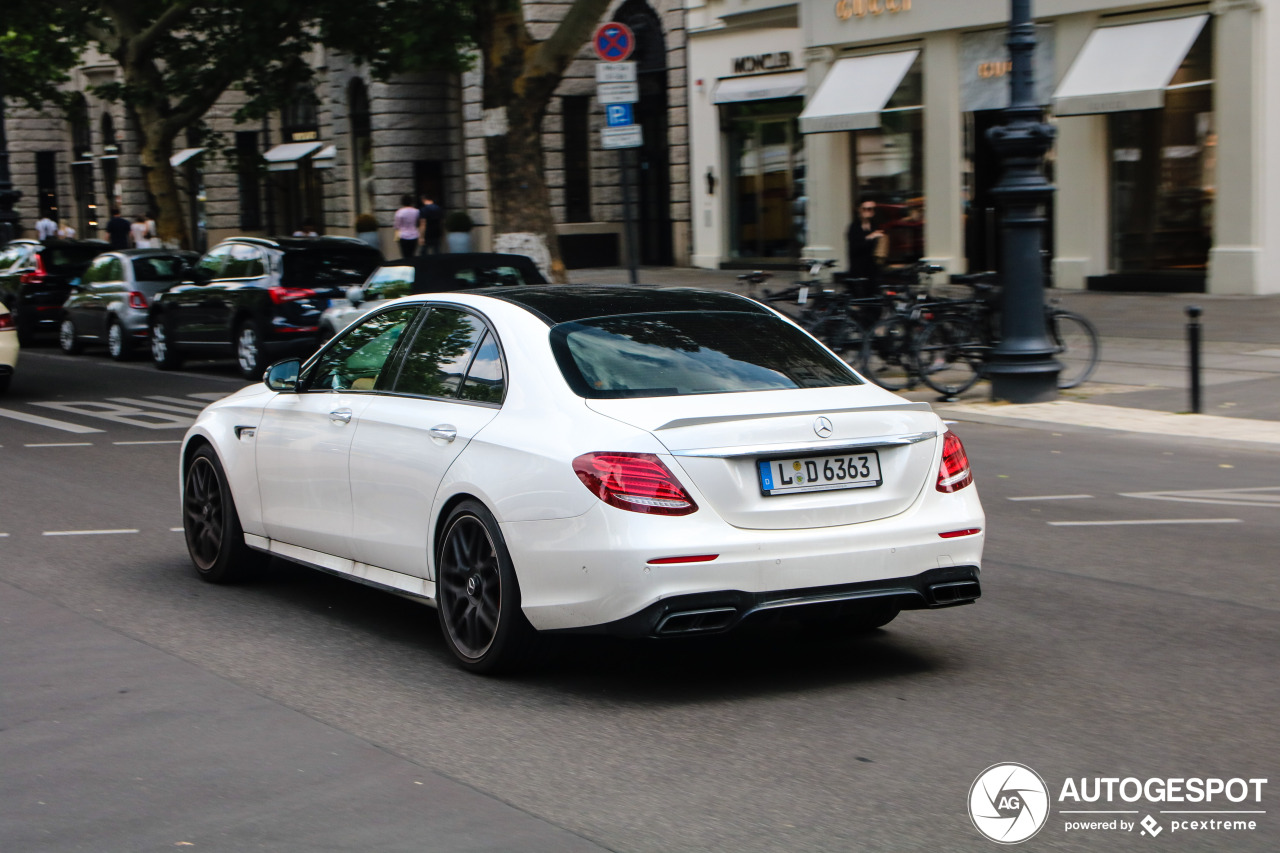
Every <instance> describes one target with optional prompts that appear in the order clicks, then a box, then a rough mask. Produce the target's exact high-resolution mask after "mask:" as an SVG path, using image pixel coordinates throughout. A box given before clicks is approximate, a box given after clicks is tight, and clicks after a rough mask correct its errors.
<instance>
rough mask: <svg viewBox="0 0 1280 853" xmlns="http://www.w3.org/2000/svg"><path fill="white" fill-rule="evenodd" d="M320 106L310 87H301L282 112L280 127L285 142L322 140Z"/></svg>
mask: <svg viewBox="0 0 1280 853" xmlns="http://www.w3.org/2000/svg"><path fill="white" fill-rule="evenodd" d="M319 112H320V104H319V102H318V101H317V100H316V93H315V92H314V91H313V90H312V89H311V87H310V86H300V87H299V88H298V90H297V92H296V93H295V94H294V96H293V98H292V99H291V100H290V101H289V103H288V104H286V105H285V107H284V109H282V110H280V126H281V128H282V130H283V132H284V141H285V142H315V141H317V140H318V139H320V122H319Z"/></svg>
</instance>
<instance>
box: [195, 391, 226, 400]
mask: <svg viewBox="0 0 1280 853" xmlns="http://www.w3.org/2000/svg"><path fill="white" fill-rule="evenodd" d="M187 396H188V397H191V398H192V399H195V400H208V401H209V402H210V403H212V402H213V401H215V400H221V399H222V398H223V397H227V396H230V395H228V394H223V393H222V392H221V391H205V392H203V393H201V394H188V395H187Z"/></svg>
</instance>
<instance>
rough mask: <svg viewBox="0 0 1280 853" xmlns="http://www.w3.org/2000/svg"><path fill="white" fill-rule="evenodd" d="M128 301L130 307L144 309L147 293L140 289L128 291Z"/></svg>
mask: <svg viewBox="0 0 1280 853" xmlns="http://www.w3.org/2000/svg"><path fill="white" fill-rule="evenodd" d="M128 301H129V307H130V308H137V309H138V310H140V311H145V310H146V308H147V294H145V293H143V292H142V291H140V290H131V291H129V300H128Z"/></svg>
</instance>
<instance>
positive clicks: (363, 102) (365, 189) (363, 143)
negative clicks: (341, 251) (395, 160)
mask: <svg viewBox="0 0 1280 853" xmlns="http://www.w3.org/2000/svg"><path fill="white" fill-rule="evenodd" d="M347 104H348V109H349V110H350V115H351V180H352V183H353V192H352V195H354V196H355V208H356V215H357V216H359V215H360V214H361V213H373V212H375V210H376V209H377V204H376V202H375V199H374V193H373V124H372V122H371V121H370V118H369V91H368V89H367V88H365V85H364V81H363V80H361V79H360V78H359V77H357V78H355V79H354V80H352V81H351V86H350V89H349V90H348V94H347Z"/></svg>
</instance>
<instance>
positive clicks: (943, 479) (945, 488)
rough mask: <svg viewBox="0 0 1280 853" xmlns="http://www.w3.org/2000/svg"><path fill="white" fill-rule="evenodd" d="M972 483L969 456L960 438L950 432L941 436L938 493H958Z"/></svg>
mask: <svg viewBox="0 0 1280 853" xmlns="http://www.w3.org/2000/svg"><path fill="white" fill-rule="evenodd" d="M972 482H973V471H971V470H970V469H969V456H968V455H967V454H966V453H965V452H964V445H963V444H962V443H961V442H960V436H958V435H956V434H955V433H954V432H952V431H951V430H947V431H946V432H944V433H943V434H942V464H941V465H939V466H938V491H940V492H958V491H960V490H961V489H963V488H964V487H965V486H968V485H969V484H971V483H972Z"/></svg>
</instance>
